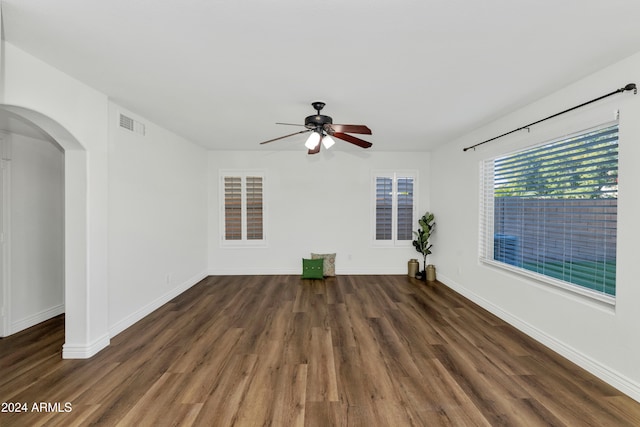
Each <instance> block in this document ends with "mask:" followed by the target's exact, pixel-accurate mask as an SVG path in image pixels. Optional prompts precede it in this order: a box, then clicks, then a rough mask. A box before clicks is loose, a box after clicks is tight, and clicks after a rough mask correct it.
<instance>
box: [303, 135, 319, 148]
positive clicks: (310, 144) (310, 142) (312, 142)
mask: <svg viewBox="0 0 640 427" xmlns="http://www.w3.org/2000/svg"><path fill="white" fill-rule="evenodd" d="M320 138H321V136H320V134H319V133H318V132H315V131H314V132H311V135H309V138H307V142H305V143H304V146H305V147H307V148H308V149H309V150H313V149H314V148H316V147H317V146H318V143H319V142H320Z"/></svg>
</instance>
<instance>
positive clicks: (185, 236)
mask: <svg viewBox="0 0 640 427" xmlns="http://www.w3.org/2000/svg"><path fill="white" fill-rule="evenodd" d="M120 113H123V114H125V115H126V116H128V117H130V118H134V119H135V120H136V121H138V122H140V123H142V124H143V125H144V126H145V132H144V135H143V134H140V133H136V132H132V131H130V130H127V129H124V128H122V127H120V126H119V114H120ZM207 209H208V206H207V154H206V151H205V150H204V149H203V148H202V147H199V146H196V145H195V144H192V143H190V142H189V141H187V140H185V139H183V138H181V137H179V136H177V135H175V134H172V133H171V132H169V131H167V130H165V129H163V128H161V127H159V126H157V125H155V124H154V123H152V122H150V121H148V120H146V119H145V118H143V117H139V116H136V115H135V114H133V113H132V112H130V111H127V110H125V109H124V108H122V107H120V106H118V105H116V104H114V103H110V105H109V321H110V324H109V329H110V333H111V336H114V335H115V334H117V333H119V332H121V331H122V330H124V329H125V328H127V327H129V326H130V325H132V324H133V323H135V322H137V321H138V320H140V319H141V318H142V317H144V316H146V315H147V314H149V313H150V312H151V311H153V310H155V309H157V308H158V307H160V306H161V305H162V304H164V303H166V302H168V301H169V300H171V299H173V298H174V297H175V296H177V295H179V294H180V293H182V292H183V291H185V290H186V289H188V288H189V287H191V286H192V285H194V284H195V283H197V282H198V281H200V280H201V279H202V278H204V277H205V275H206V273H207V236H206V230H207V221H208V219H207V216H208V215H207Z"/></svg>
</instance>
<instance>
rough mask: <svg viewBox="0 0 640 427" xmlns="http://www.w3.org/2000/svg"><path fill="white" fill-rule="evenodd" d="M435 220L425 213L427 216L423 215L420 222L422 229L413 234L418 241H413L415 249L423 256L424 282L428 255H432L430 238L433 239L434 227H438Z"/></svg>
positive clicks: (422, 276)
mask: <svg viewBox="0 0 640 427" xmlns="http://www.w3.org/2000/svg"><path fill="white" fill-rule="evenodd" d="M433 220H434V216H433V214H432V213H431V212H428V211H427V212H425V214H424V215H422V218H420V219H419V220H418V224H420V228H418V231H414V232H413V234H414V235H415V236H416V239H415V240H414V241H413V247H414V248H416V251H418V252H420V253H421V254H422V265H423V270H422V273H421V278H422V279H423V280H426V279H427V255H429V254H430V253H431V247H432V246H433V245H431V244H429V237H431V233H432V232H433V227H435V225H436V223H435V222H433Z"/></svg>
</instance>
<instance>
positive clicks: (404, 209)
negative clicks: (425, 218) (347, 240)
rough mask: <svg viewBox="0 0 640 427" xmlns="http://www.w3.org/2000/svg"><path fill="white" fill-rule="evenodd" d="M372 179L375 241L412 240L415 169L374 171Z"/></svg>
mask: <svg viewBox="0 0 640 427" xmlns="http://www.w3.org/2000/svg"><path fill="white" fill-rule="evenodd" d="M373 179H374V193H375V197H374V241H375V242H376V244H381V245H398V246H405V245H408V244H410V243H411V241H412V240H413V233H412V231H413V228H414V225H415V224H414V223H415V222H416V220H415V211H416V210H415V197H414V192H415V187H416V173H415V172H404V173H395V172H374V178H373ZM416 227H417V225H416Z"/></svg>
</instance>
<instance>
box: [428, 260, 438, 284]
mask: <svg viewBox="0 0 640 427" xmlns="http://www.w3.org/2000/svg"><path fill="white" fill-rule="evenodd" d="M426 277H427V282H434V281H435V280H436V267H435V266H434V265H433V264H429V265H427V271H426Z"/></svg>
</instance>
